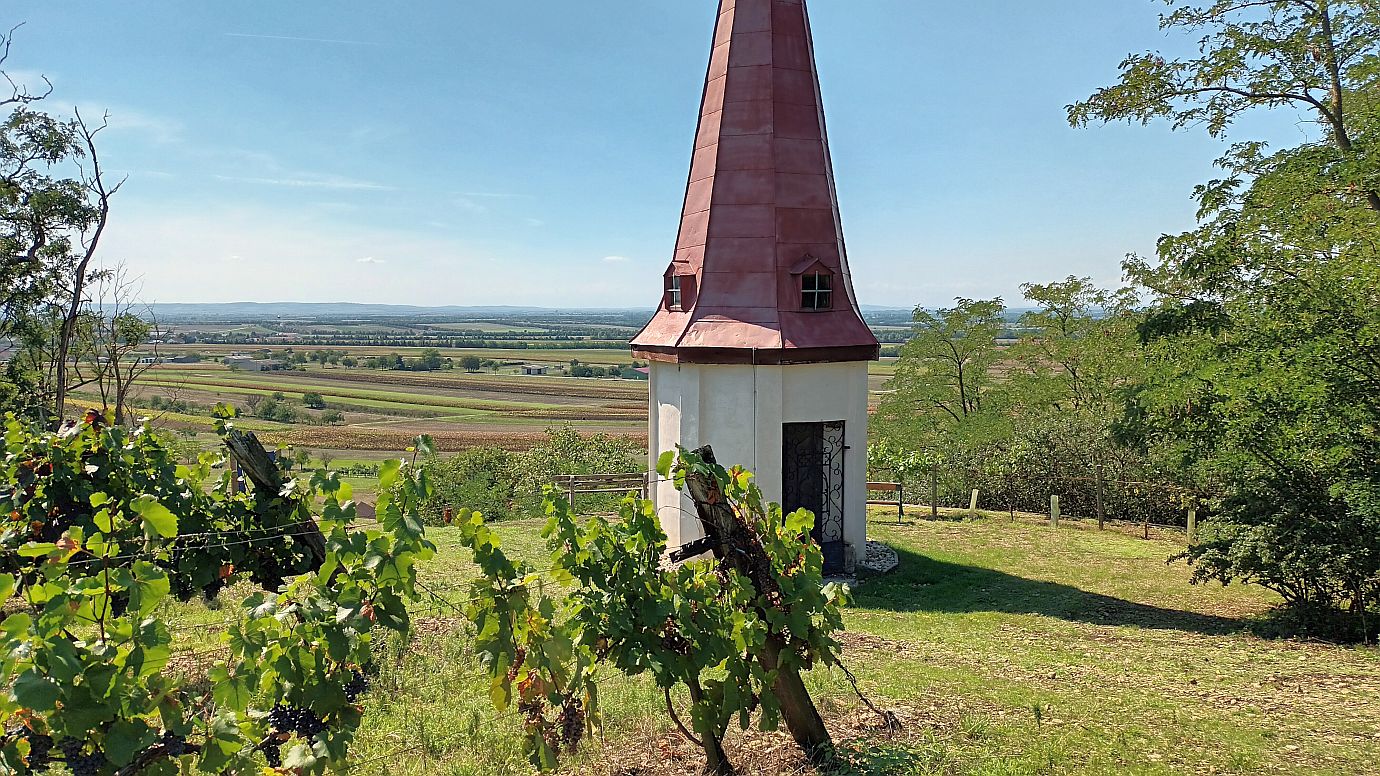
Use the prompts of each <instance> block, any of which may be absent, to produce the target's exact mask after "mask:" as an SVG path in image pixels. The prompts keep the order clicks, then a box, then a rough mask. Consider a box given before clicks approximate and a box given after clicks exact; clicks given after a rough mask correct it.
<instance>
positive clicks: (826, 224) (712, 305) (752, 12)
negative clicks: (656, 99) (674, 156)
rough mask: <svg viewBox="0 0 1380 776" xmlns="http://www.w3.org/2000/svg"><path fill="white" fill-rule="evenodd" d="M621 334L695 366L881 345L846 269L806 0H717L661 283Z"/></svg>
mask: <svg viewBox="0 0 1380 776" xmlns="http://www.w3.org/2000/svg"><path fill="white" fill-rule="evenodd" d="M822 287H827V290H828V291H829V292H830V293H828V294H825V295H821V294H820V293H819V291H820V290H823V289H822ZM675 288H678V289H679V290H678V291H676V290H674V289H675ZM811 292H813V293H811ZM677 301H679V304H676V302H677ZM820 307H823V309H815V308H820ZM632 345H633V351H634V354H635V355H637V356H639V357H642V358H648V359H652V360H657V361H672V362H675V361H681V362H693V363H743V362H755V363H762V364H771V363H812V362H830V361H865V360H871V359H875V358H876V357H877V355H878V351H879V346H878V344H877V339H876V338H875V337H874V336H873V335H872V332H871V330H869V329H868V327H867V324H865V323H864V322H863V320H862V315H861V314H860V313H859V311H858V307H857V300H856V298H855V297H854V294H853V284H852V281H851V278H850V275H849V272H848V259H847V255H846V253H845V250H844V242H843V229H842V226H841V225H840V219H839V205H838V195H837V193H836V192H835V190H834V172H833V165H832V162H831V161H830V158H829V142H828V137H827V135H826V132H825V127H824V109H823V104H822V101H821V100H820V92H819V76H818V74H817V73H816V70H815V57H814V44H813V42H812V40H811V37H810V22H809V17H808V13H807V11H806V9H805V3H804V0H721V2H720V7H719V22H718V26H717V29H716V31H715V34H714V52H713V55H712V56H711V58H710V61H709V74H708V78H707V79H706V85H705V89H704V102H703V105H702V107H701V110H700V125H699V133H698V135H697V136H696V140H695V153H694V159H693V161H692V162H691V166H690V181H689V185H688V186H687V187H686V193H685V210H684V212H683V214H682V220H681V225H680V236H679V238H678V240H677V242H676V253H675V259H674V260H673V261H672V263H671V267H670V268H669V269H668V270H667V291H666V293H665V294H664V296H663V298H662V302H661V305H660V306H659V308H658V310H657V313H656V315H655V317H653V318H652V321H651V323H649V324H647V327H646V328H645V329H643V330H642V332H641V333H640V334H638V335H637V337H636V338H634V339H633V342H632Z"/></svg>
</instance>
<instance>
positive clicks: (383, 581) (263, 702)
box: [0, 413, 433, 776]
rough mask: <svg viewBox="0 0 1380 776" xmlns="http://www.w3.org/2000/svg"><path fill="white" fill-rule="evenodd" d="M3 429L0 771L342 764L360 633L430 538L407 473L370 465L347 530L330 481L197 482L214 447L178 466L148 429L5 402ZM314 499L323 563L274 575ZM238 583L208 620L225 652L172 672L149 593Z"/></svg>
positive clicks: (228, 769) (363, 656)
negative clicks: (32, 418) (371, 475)
mask: <svg viewBox="0 0 1380 776" xmlns="http://www.w3.org/2000/svg"><path fill="white" fill-rule="evenodd" d="M4 444H5V450H4V459H3V468H0V475H3V476H0V510H3V513H4V514H7V515H8V520H7V522H6V524H5V528H4V532H3V534H2V535H0V542H2V543H3V545H4V555H3V558H4V563H5V567H4V571H5V573H3V574H0V598H3V599H6V600H8V599H11V597H12V596H14V597H17V598H18V601H19V603H20V608H19V610H18V611H14V612H13V613H12V614H10V615H9V616H8V617H6V618H5V620H4V621H3V623H0V640H2V641H0V675H3V677H4V680H5V682H6V685H7V686H8V687H9V688H10V690H9V693H8V694H7V695H6V696H4V697H3V698H0V725H3V729H4V734H3V748H0V765H3V768H2V770H4V771H5V772H7V773H14V774H19V775H20V776H23V775H24V774H30V773H40V772H44V771H46V770H48V769H49V767H50V766H51V765H52V764H54V763H62V764H64V765H65V766H66V767H67V769H68V770H69V771H71V772H73V773H77V774H90V775H92V776H96V775H99V776H109V775H110V774H119V775H120V776H131V775H132V774H136V773H147V774H166V775H171V774H175V773H187V772H205V773H249V772H254V771H257V770H258V769H259V768H261V767H262V766H261V765H259V764H257V763H258V762H267V763H268V764H269V765H271V766H275V767H276V766H281V767H284V768H287V769H291V770H292V771H293V772H296V773H301V774H319V773H324V772H325V771H326V770H327V769H328V768H329V767H333V766H338V765H341V764H343V763H344V761H345V759H346V755H347V753H348V749H349V746H350V742H351V740H352V739H353V737H354V734H355V731H356V729H357V728H358V726H359V724H360V720H361V716H362V713H361V710H360V707H359V706H357V705H356V702H357V700H358V696H359V694H360V693H361V692H363V691H364V689H365V687H366V686H367V682H368V679H367V676H368V674H369V673H370V672H371V671H372V667H371V662H372V650H371V640H372V632H373V631H374V629H375V628H376V627H382V628H385V629H391V630H405V629H406V628H407V627H408V614H407V608H406V607H407V602H408V601H409V600H414V599H415V598H416V593H415V588H414V585H415V581H416V580H415V574H416V572H415V568H414V564H415V563H416V561H418V560H420V559H424V558H426V557H428V556H429V555H430V554H431V553H432V551H433V548H432V545H431V544H430V543H429V542H428V541H427V540H426V538H425V537H424V535H423V528H422V525H421V523H420V522H419V520H418V519H417V507H418V504H419V503H420V501H421V499H422V498H424V497H425V494H426V484H425V480H424V478H422V477H419V476H417V475H416V474H415V473H413V472H412V471H410V470H408V469H406V468H405V467H403V466H402V465H401V464H400V463H399V462H397V461H392V462H389V463H388V464H385V466H384V471H383V474H382V477H381V485H382V486H383V487H381V489H380V492H381V493H384V494H389V495H385V496H384V497H383V498H381V499H380V503H379V505H378V517H379V519H380V523H379V528H376V529H371V530H367V531H365V530H356V529H354V528H353V527H352V525H351V524H352V522H353V519H354V514H355V510H354V504H353V503H352V502H351V501H350V500H349V496H350V488H349V486H348V485H347V484H345V483H342V482H340V481H339V480H338V479H337V478H335V477H333V476H329V475H326V474H325V473H318V474H317V475H315V476H314V477H313V478H312V480H311V482H310V484H309V485H307V486H305V487H304V488H302V490H301V491H299V490H297V487H300V486H294V485H293V484H292V483H293V482H294V481H289V486H288V487H286V488H284V490H283V491H282V492H281V493H276V494H274V493H270V494H256V495H254V496H248V495H234V494H233V490H232V488H231V487H230V475H229V474H228V473H227V474H225V475H224V476H223V477H222V478H221V480H220V481H219V482H218V483H216V484H215V486H214V487H213V488H210V489H209V490H208V489H207V488H206V485H207V484H208V483H207V479H208V477H209V476H210V472H211V467H212V463H213V460H214V457H213V456H212V455H210V454H207V455H204V456H202V458H201V459H200V461H199V462H198V463H197V464H195V465H191V466H187V465H178V464H177V463H176V461H175V460H174V459H173V458H172V457H171V456H170V455H169V454H168V453H167V451H166V450H164V449H163V448H162V447H161V446H160V445H159V444H158V443H157V441H156V439H155V438H154V437H153V436H152V435H151V434H150V433H149V432H148V431H146V430H144V429H140V430H137V431H135V432H132V433H128V432H126V431H125V430H123V429H121V428H119V427H110V426H108V425H106V424H105V423H104V422H103V421H102V419H101V418H100V417H99V416H98V415H95V414H94V413H93V414H89V415H88V416H87V419H86V420H85V421H84V422H83V423H81V424H79V425H76V426H73V427H71V428H69V429H68V430H67V431H64V432H63V433H61V434H57V433H50V432H43V431H36V430H34V429H33V428H31V427H29V426H27V425H25V424H23V423H21V422H19V421H17V420H15V419H14V418H13V417H12V416H11V417H10V418H9V420H8V422H7V427H6V431H5V440H4ZM394 485H398V486H399V487H397V488H393V487H392V486H394ZM317 499H319V506H320V509H321V519H320V529H319V531H320V533H319V534H318V535H324V549H325V552H324V559H323V560H321V561H319V562H317V563H313V564H311V565H312V567H311V568H309V569H307V572H308V573H305V574H302V575H301V576H299V577H297V578H296V579H294V580H292V581H290V582H287V583H285V584H284V582H283V580H284V579H285V578H286V577H287V576H290V575H291V574H293V573H295V572H298V571H301V570H302V569H301V568H300V566H301V564H302V563H303V561H302V558H301V555H300V553H299V552H298V551H297V549H296V543H295V542H294V541H293V540H294V539H300V537H301V536H302V535H304V534H305V533H306V529H305V528H302V527H301V526H302V525H303V524H302V522H301V521H302V520H304V519H305V520H306V521H307V522H310V520H311V515H310V513H309V512H308V511H307V510H308V507H309V505H310V503H311V502H313V501H316V500H317ZM238 582H253V583H255V584H258V585H259V586H260V587H261V588H262V589H261V591H259V592H254V593H252V594H250V595H248V596H247V597H245V598H244V599H243V600H242V601H241V602H240V606H239V608H238V610H237V611H236V613H235V615H234V617H233V618H231V620H230V621H229V622H227V623H225V624H224V625H223V627H224V635H223V636H222V637H221V642H222V644H223V649H224V655H225V656H224V658H223V659H221V660H219V661H218V662H216V664H215V665H214V667H213V668H211V670H210V673H209V675H208V676H207V677H206V678H205V679H204V680H197V681H196V682H194V683H192V682H187V681H184V680H182V679H180V678H179V676H178V672H177V671H175V670H173V668H172V667H173V666H175V665H177V664H178V659H179V656H180V655H185V654H186V653H185V652H182V653H179V652H178V651H177V650H176V646H177V636H178V635H179V634H178V632H177V631H176V630H174V629H172V628H170V627H169V625H168V623H167V622H166V621H165V619H164V612H165V611H166V607H163V606H162V604H163V603H164V602H165V601H166V600H168V599H169V598H170V597H171V596H173V595H174V594H177V595H178V596H179V597H182V598H184V599H185V598H187V597H188V596H190V595H191V594H193V593H194V592H200V593H202V594H203V595H206V596H208V597H210V596H214V595H215V594H216V593H218V592H219V591H220V590H221V589H222V588H223V587H226V586H229V585H233V584H236V583H238ZM10 608H11V610H13V607H12V606H11V607H10ZM193 654H194V653H193ZM284 748H286V751H283V750H284ZM258 753H262V757H263V759H262V760H260V759H259V758H257V757H256V754H258Z"/></svg>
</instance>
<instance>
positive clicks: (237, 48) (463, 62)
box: [0, 0, 1304, 307]
mask: <svg viewBox="0 0 1380 776" xmlns="http://www.w3.org/2000/svg"><path fill="white" fill-rule="evenodd" d="M716 7H717V2H715V0H591V1H590V2H582V3H571V2H557V0H528V1H527V2H515V1H511V0H510V1H509V2H473V1H472V0H466V1H462V2H456V1H455V0H415V1H414V2H408V3H395V4H384V3H378V2H363V1H361V0H332V1H331V2H326V1H325V0H293V2H275V3H269V2H246V1H245V0H219V1H218V2H215V3H208V2H186V0H119V2H110V1H109V0H60V1H59V0H10V1H9V2H7V3H6V4H5V8H4V10H3V12H0V24H4V25H5V26H9V25H10V24H13V23H18V22H26V23H27V24H26V26H25V27H24V28H23V29H22V30H21V31H20V32H19V34H18V38H17V41H16V44H15V50H14V53H13V55H12V58H11V60H10V62H9V65H8V67H9V69H10V71H11V74H12V75H16V76H18V77H20V78H24V79H28V80H30V81H33V80H34V79H35V78H36V75H37V74H38V73H43V74H46V75H47V76H48V77H49V78H50V79H51V80H52V81H53V83H54V84H55V86H56V88H57V91H56V92H55V94H54V96H53V98H52V99H51V101H50V102H49V103H48V107H49V109H53V110H67V109H70V107H72V106H80V107H81V109H82V110H83V112H84V113H99V112H100V111H102V110H108V111H109V112H110V115H111V125H112V126H111V129H110V131H109V132H108V133H107V134H105V135H104V136H103V144H102V148H103V151H104V154H105V157H106V160H105V161H106V164H107V166H108V167H111V168H113V169H116V170H118V171H120V173H121V174H127V175H128V176H129V181H128V184H127V185H126V188H125V190H124V191H123V192H122V193H121V194H120V197H119V201H118V202H117V203H116V206H115V215H114V222H113V225H112V231H111V234H110V238H109V240H108V242H107V246H106V247H107V250H106V251H105V257H104V258H105V260H106V261H114V260H117V259H119V260H123V261H125V262H126V263H127V264H128V265H129V266H130V267H131V268H132V269H133V270H134V271H135V272H136V273H139V274H142V275H143V277H144V295H145V296H146V297H147V298H148V300H149V301H155V302H216V301H244V300H254V301H278V300H292V301H357V302H387V303H403V304H423V305H439V304H463V305H478V304H535V305H549V306H566V307H570V306H584V307H593V306H604V307H614V306H616V307H638V306H647V307H650V306H651V305H653V304H654V303H655V301H656V299H657V298H658V296H659V286H660V282H659V278H660V275H661V272H662V271H663V269H664V268H665V265H666V263H667V262H668V261H669V259H670V255H671V249H672V247H673V245H674V242H675V230H676V227H677V222H678V215H679V211H680V205H681V198H682V197H683V194H684V185H685V175H686V170H687V168H688V166H689V160H690V147H691V143H692V139H693V137H694V131H695V121H696V113H697V109H698V106H699V96H700V90H701V88H702V85H703V74H704V67H705V62H706V61H707V58H708V56H709V42H710V36H711V32H712V25H713V20H714V16H715V11H716ZM1162 8H1163V5H1162V4H1161V3H1160V2H1157V1H1156V0H1050V2H1031V1H1030V0H972V1H971V2H962V3H942V2H936V1H934V0H812V2H811V13H812V15H813V20H814V25H815V39H816V48H817V50H818V51H817V53H818V56H819V64H820V69H821V77H822V79H823V89H824V98H825V108H826V111H827V113H828V116H829V122H830V123H829V128H830V134H831V143H832V149H833V156H834V164H835V171H836V176H837V178H838V187H839V195H840V199H841V201H842V206H843V216H844V227H845V231H846V236H847V239H848V246H849V254H850V261H851V263H852V267H853V272H854V276H855V283H856V286H857V289H858V293H859V296H860V298H861V301H862V302H863V303H865V304H878V305H896V306H911V305H914V304H925V305H930V306H934V305H941V304H944V303H946V302H948V301H950V300H952V298H953V297H955V296H960V295H961V296H968V297H991V296H998V295H1000V296H1003V297H1005V298H1006V300H1007V301H1008V303H1011V304H1019V303H1020V297H1021V295H1020V291H1019V287H1020V285H1021V284H1022V283H1025V282H1047V281H1050V280H1054V279H1058V278H1062V277H1064V276H1067V275H1071V274H1073V275H1090V276H1092V277H1094V278H1096V279H1097V280H1098V281H1100V282H1102V283H1104V284H1109V285H1110V284H1115V283H1116V282H1118V280H1119V274H1120V271H1119V262H1120V260H1121V257H1122V256H1123V255H1124V254H1126V253H1127V252H1131V251H1136V252H1141V253H1149V252H1152V251H1153V249H1154V244H1155V240H1156V239H1157V238H1158V237H1159V235H1160V234H1162V233H1164V232H1168V231H1174V230H1179V229H1182V228H1186V227H1188V226H1190V225H1191V224H1192V216H1193V203H1192V202H1191V200H1190V199H1189V194H1190V192H1191V190H1192V187H1193V185H1194V184H1196V183H1199V182H1201V181H1203V180H1206V179H1207V178H1208V177H1210V176H1211V175H1212V172H1213V170H1212V168H1211V166H1210V165H1211V162H1212V160H1213V159H1214V158H1216V157H1217V156H1218V155H1219V154H1220V151H1221V149H1222V144H1221V143H1218V142H1216V141H1212V140H1209V139H1208V138H1206V137H1205V136H1204V135H1202V134H1201V133H1192V132H1184V133H1171V132H1170V131H1169V128H1168V127H1167V126H1164V125H1152V126H1150V127H1139V126H1134V127H1128V126H1122V125H1118V126H1111V127H1100V128H1093V129H1088V130H1073V129H1070V128H1069V127H1068V125H1067V123H1066V122H1065V119H1064V106H1065V105H1066V104H1068V103H1070V102H1072V101H1074V100H1077V99H1080V98H1082V97H1085V96H1086V95H1088V94H1089V93H1091V91H1092V90H1093V89H1095V88H1096V87H1097V86H1100V85H1104V84H1107V83H1110V82H1111V81H1112V80H1114V77H1115V74H1116V64H1117V63H1118V62H1119V61H1120V60H1121V58H1122V57H1123V56H1124V55H1125V54H1127V53H1129V52H1131V51H1136V50H1143V49H1158V50H1161V51H1164V52H1166V53H1175V52H1179V51H1182V50H1184V46H1185V45H1186V41H1185V40H1183V39H1181V38H1173V37H1165V35H1164V34H1162V33H1160V32H1159V30H1158V29H1157V25H1156V19H1157V14H1158V13H1159V12H1160V10H1162ZM1243 129H1247V128H1245V127H1243ZM1249 130H1250V131H1251V132H1252V133H1253V136H1256V137H1263V138H1267V139H1271V140H1275V141H1277V142H1279V141H1283V142H1289V143H1293V142H1297V141H1298V140H1299V139H1301V138H1302V133H1303V132H1304V129H1303V128H1302V125H1301V124H1300V119H1299V117H1297V116H1294V115H1292V114H1290V115H1277V116H1271V117H1268V118H1263V119H1260V120H1256V121H1254V122H1253V125H1252V126H1251V127H1249Z"/></svg>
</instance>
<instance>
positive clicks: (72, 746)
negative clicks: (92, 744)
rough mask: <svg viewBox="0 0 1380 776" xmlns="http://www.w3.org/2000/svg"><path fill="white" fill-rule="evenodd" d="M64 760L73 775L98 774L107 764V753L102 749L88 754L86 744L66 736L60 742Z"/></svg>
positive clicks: (93, 775)
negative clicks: (102, 751)
mask: <svg viewBox="0 0 1380 776" xmlns="http://www.w3.org/2000/svg"><path fill="white" fill-rule="evenodd" d="M58 749H59V750H61V752H62V759H63V762H65V763H67V770H69V771H71V772H72V776H98V774H99V773H100V772H101V769H102V768H104V767H105V765H106V759H105V755H104V754H103V753H101V750H100V749H96V750H95V751H93V752H91V753H90V754H87V752H86V746H85V745H83V744H82V742H80V741H78V740H76V739H75V738H64V739H62V741H61V742H60V743H58Z"/></svg>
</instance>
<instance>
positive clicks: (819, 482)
mask: <svg viewBox="0 0 1380 776" xmlns="http://www.w3.org/2000/svg"><path fill="white" fill-rule="evenodd" d="M782 431H783V433H782V442H783V445H782V447H783V450H782V453H783V456H782V464H783V465H782V479H783V483H782V486H783V487H782V507H783V508H784V509H785V511H786V513H787V514H790V513H791V512H794V511H795V510H797V509H808V510H809V511H810V512H812V513H814V516H815V527H814V529H813V530H812V531H811V532H810V534H811V536H812V537H813V538H814V540H815V541H816V542H817V543H818V544H819V545H820V548H821V549H822V550H823V551H824V570H825V572H827V573H835V572H839V571H842V570H843V569H844V541H843V507H844V424H843V422H842V421H837V422H832V423H787V424H786V425H785V427H784V428H783V430H782Z"/></svg>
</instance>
